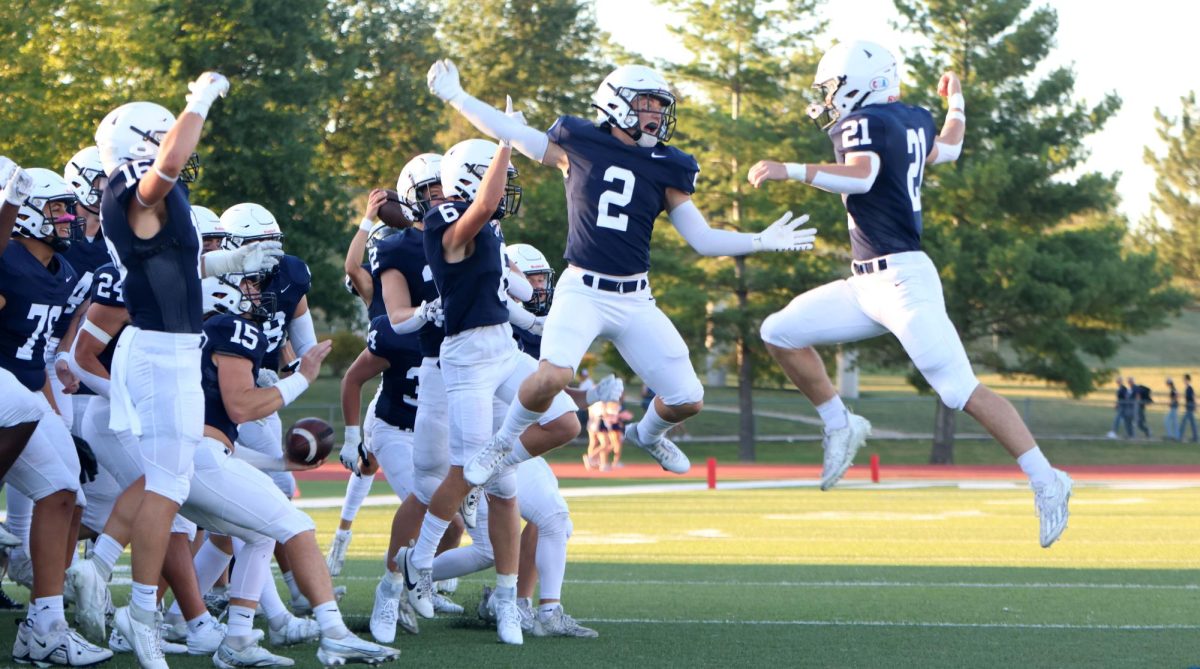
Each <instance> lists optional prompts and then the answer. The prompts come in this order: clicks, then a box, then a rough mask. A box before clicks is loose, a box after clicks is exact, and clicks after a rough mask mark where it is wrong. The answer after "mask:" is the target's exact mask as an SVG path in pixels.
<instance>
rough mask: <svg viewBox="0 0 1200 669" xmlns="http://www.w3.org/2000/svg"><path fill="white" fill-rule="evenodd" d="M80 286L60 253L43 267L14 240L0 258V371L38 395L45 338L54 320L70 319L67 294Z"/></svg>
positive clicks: (43, 381)
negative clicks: (0, 301)
mask: <svg viewBox="0 0 1200 669" xmlns="http://www.w3.org/2000/svg"><path fill="white" fill-rule="evenodd" d="M78 282H79V275H78V274H77V273H76V272H75V269H74V268H72V267H71V264H70V263H68V262H67V260H66V259H65V258H63V257H62V255H60V254H58V253H55V254H54V257H53V258H52V259H51V260H50V264H49V266H46V265H43V264H42V263H41V261H39V260H38V259H37V258H35V257H34V256H33V254H31V253H30V252H29V251H28V250H26V248H25V247H24V246H23V245H21V244H20V243H19V242H16V241H12V242H9V244H8V248H6V249H5V250H4V255H3V256H0V295H3V296H4V299H5V304H4V308H3V309H0V367H3V368H4V369H7V370H8V371H10V372H12V375H13V376H15V377H17V380H18V381H20V382H21V384H22V385H24V386H25V387H26V388H28V389H30V390H37V391H40V390H41V389H42V386H44V385H45V384H46V362H45V359H44V355H45V351H46V340H47V339H49V337H50V335H51V333H52V332H53V331H54V330H55V325H56V323H58V321H60V320H63V321H69V320H71V314H72V312H73V311H74V307H72V306H71V295H72V294H73V293H74V291H75V285H76V284H77V283H78ZM77 304H78V303H77Z"/></svg>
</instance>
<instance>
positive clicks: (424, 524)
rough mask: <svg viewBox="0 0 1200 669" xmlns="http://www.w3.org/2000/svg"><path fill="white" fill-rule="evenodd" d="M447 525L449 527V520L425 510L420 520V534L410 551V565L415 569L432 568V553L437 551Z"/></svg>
mask: <svg viewBox="0 0 1200 669" xmlns="http://www.w3.org/2000/svg"><path fill="white" fill-rule="evenodd" d="M447 527H450V521H448V520H442V519H441V518H438V517H437V516H435V515H433V512H432V511H426V512H425V520H423V521H421V535H420V536H419V537H417V545H416V546H415V547H414V548H413V550H412V551H411V553H412V566H414V567H416V568H417V569H433V554H434V553H436V552H437V547H438V544H440V543H441V542H442V535H444V534H445V533H446V528H447Z"/></svg>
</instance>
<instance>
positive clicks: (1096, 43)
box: [596, 0, 1200, 223]
mask: <svg viewBox="0 0 1200 669" xmlns="http://www.w3.org/2000/svg"><path fill="white" fill-rule="evenodd" d="M1043 4H1045V5H1049V6H1050V7H1051V8H1053V9H1055V10H1056V11H1057V12H1058V35H1057V47H1056V48H1055V49H1054V51H1053V52H1052V53H1051V54H1050V56H1049V58H1048V59H1047V62H1046V64H1047V65H1048V66H1062V65H1066V66H1070V67H1072V69H1073V70H1074V71H1075V75H1076V79H1075V94H1076V96H1077V97H1078V98H1079V99H1081V100H1083V101H1085V102H1087V103H1090V104H1095V103H1097V102H1099V101H1100V100H1101V99H1102V98H1103V97H1104V95H1105V94H1107V93H1109V92H1115V93H1116V94H1117V95H1118V96H1120V98H1121V100H1122V105H1121V110H1120V111H1119V112H1118V113H1117V114H1116V115H1115V116H1114V117H1113V118H1111V119H1110V120H1109V121H1108V124H1107V125H1106V126H1105V128H1104V130H1103V131H1102V132H1100V133H1097V134H1095V135H1093V136H1091V137H1090V138H1089V139H1088V140H1087V142H1086V144H1087V146H1088V149H1089V151H1090V154H1091V155H1090V158H1089V159H1088V161H1087V163H1086V164H1085V165H1084V170H1085V171H1098V172H1102V173H1104V174H1112V173H1114V172H1121V180H1120V183H1119V185H1118V187H1117V192H1118V194H1119V195H1120V197H1121V203H1120V210H1121V212H1122V213H1124V214H1125V215H1126V216H1127V217H1128V218H1129V219H1130V221H1131V222H1132V223H1136V222H1137V221H1139V220H1140V219H1141V218H1142V217H1143V216H1144V215H1145V214H1147V213H1148V212H1149V210H1150V194H1151V192H1152V191H1153V190H1154V181H1155V174H1154V170H1153V169H1152V168H1151V167H1150V166H1148V165H1146V163H1145V161H1144V160H1143V152H1144V150H1145V148H1146V147H1149V148H1150V149H1151V150H1153V151H1155V152H1157V153H1161V152H1162V150H1163V147H1162V143H1161V142H1160V141H1159V139H1158V135H1157V132H1156V128H1157V124H1156V123H1155V120H1154V110H1155V109H1156V108H1158V109H1161V110H1163V111H1164V112H1165V113H1166V114H1167V115H1168V116H1178V114H1179V110H1180V106H1181V105H1180V98H1181V97H1182V96H1183V95H1185V94H1186V93H1187V92H1188V91H1189V90H1192V89H1200V77H1198V76H1197V75H1196V74H1195V69H1194V65H1193V61H1194V60H1195V57H1194V51H1193V50H1192V49H1191V48H1189V46H1188V45H1190V44H1191V41H1192V39H1194V35H1193V34H1192V32H1194V24H1193V22H1191V21H1187V20H1175V21H1172V20H1171V19H1170V17H1172V16H1175V17H1176V18H1182V17H1180V16H1178V14H1179V7H1180V5H1181V4H1182V3H1179V2H1178V1H1177V0H1140V1H1139V2H1138V3H1137V10H1136V11H1129V10H1130V4H1129V3H1128V2H1121V3H1120V4H1119V5H1118V4H1117V2H1115V1H1114V0H1098V1H1097V0H1090V1H1089V0H1049V1H1048V2H1044V3H1039V2H1037V0H1034V3H1033V6H1035V7H1037V6H1041V5H1043ZM818 11H820V12H822V13H823V14H824V16H825V18H826V19H827V20H828V22H829V25H828V29H827V31H826V34H825V35H824V36H822V38H819V39H818V43H817V46H818V47H819V48H822V49H824V48H825V47H828V46H829V45H831V44H832V43H833V42H834V41H835V40H837V41H845V40H851V39H869V40H872V41H876V42H879V43H880V44H883V45H884V46H887V47H889V48H897V47H899V46H902V45H903V40H902V38H901V37H900V35H899V33H898V32H897V31H896V30H894V29H893V28H892V27H891V23H892V22H893V21H896V20H898V19H899V15H898V14H897V13H896V10H895V7H894V6H893V5H892V2H891V0H826V1H825V3H824V4H823V5H822V6H821V7H820V9H819V10H818ZM596 16H597V19H598V21H599V24H600V27H601V29H603V30H605V31H607V32H608V33H610V34H611V35H612V36H613V39H614V40H615V41H616V42H617V43H618V44H621V45H622V46H624V47H625V48H626V49H629V50H630V51H633V52H635V53H641V54H644V55H646V56H648V57H649V58H652V59H665V60H669V61H675V62H683V61H687V60H688V54H687V52H686V51H685V50H684V49H683V48H682V47H681V46H680V44H679V42H678V40H676V39H675V38H674V36H672V35H671V34H670V32H669V31H668V30H667V25H668V24H669V23H670V22H671V21H673V20H678V19H673V18H672V16H671V14H670V13H669V12H668V11H666V10H665V9H663V8H662V7H661V6H659V5H657V4H655V3H653V2H651V1H649V0H597V2H596ZM630 17H636V19H635V20H628V19H629V18H630ZM898 55H899V56H900V57H901V59H903V54H902V53H901V54H898ZM964 93H965V95H966V100H967V115H968V118H969V117H970V107H971V95H970V91H969V90H967V91H964ZM802 127H807V126H802ZM969 134H970V130H969V129H968V141H970V140H969ZM801 158H803V157H799V156H798V157H797V160H800V159H801Z"/></svg>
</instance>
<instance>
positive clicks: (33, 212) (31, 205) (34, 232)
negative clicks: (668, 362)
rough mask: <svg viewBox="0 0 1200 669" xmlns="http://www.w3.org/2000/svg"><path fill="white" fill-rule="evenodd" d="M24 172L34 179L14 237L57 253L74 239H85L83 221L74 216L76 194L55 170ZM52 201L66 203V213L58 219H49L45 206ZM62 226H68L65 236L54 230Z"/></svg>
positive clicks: (19, 216) (21, 209) (37, 168)
mask: <svg viewBox="0 0 1200 669" xmlns="http://www.w3.org/2000/svg"><path fill="white" fill-rule="evenodd" d="M25 171H26V172H27V173H28V174H29V176H30V177H32V178H33V189H32V190H31V191H30V192H29V197H27V198H25V201H24V202H22V203H21V207H20V209H18V210H17V221H16V224H15V225H14V226H13V234H14V235H18V236H21V237H27V238H29V239H37V240H40V241H43V242H45V243H47V244H49V245H50V246H51V247H53V248H54V250H55V251H60V252H61V251H66V250H67V249H68V248H69V247H70V246H71V242H72V241H73V240H76V239H80V238H81V237H82V236H83V219H81V218H78V217H76V216H75V201H76V200H75V191H73V190H71V187H70V186H68V185H67V182H66V181H64V180H63V178H62V177H60V176H58V173H57V172H55V171H53V170H48V169H45V168H43V167H31V168H29V169H27V170H25ZM52 202H61V203H63V205H65V208H66V213H65V214H64V215H63V216H60V217H58V218H52V217H51V216H49V215H48V214H47V213H46V207H47V206H48V205H49V204H50V203H52ZM61 225H67V226H68V228H67V236H66V237H63V236H61V235H59V234H58V231H57V230H56V229H55V227H56V226H61Z"/></svg>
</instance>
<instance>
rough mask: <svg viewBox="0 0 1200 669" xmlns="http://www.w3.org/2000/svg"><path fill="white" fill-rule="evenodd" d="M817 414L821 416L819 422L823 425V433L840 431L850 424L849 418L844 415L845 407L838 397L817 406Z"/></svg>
mask: <svg viewBox="0 0 1200 669" xmlns="http://www.w3.org/2000/svg"><path fill="white" fill-rule="evenodd" d="M817 414H818V415H820V416H821V421H822V422H824V423H825V432H833V431H834V430H840V429H842V428H844V427H846V426H847V425H849V424H850V421H849V416H848V415H847V413H846V405H845V404H844V403H843V402H842V398H841V397H840V396H838V395H834V396H833V399H831V400H829V401H827V402H825V403H823V404H820V405H818V406H817Z"/></svg>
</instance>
